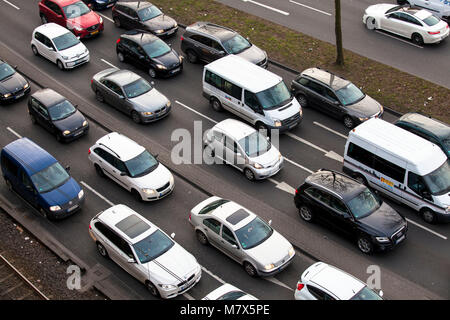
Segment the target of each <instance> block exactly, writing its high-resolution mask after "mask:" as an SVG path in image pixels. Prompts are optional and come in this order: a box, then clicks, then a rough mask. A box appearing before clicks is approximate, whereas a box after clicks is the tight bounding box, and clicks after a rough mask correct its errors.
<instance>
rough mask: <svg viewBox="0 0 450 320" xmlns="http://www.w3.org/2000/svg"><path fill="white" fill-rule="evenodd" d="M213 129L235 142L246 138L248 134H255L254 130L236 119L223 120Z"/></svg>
mask: <svg viewBox="0 0 450 320" xmlns="http://www.w3.org/2000/svg"><path fill="white" fill-rule="evenodd" d="M214 128H217V129H219V130H221V131H223V132H224V133H226V135H227V136H229V137H230V138H233V139H235V140H236V141H239V140H241V139H242V138H244V137H246V136H248V135H249V134H251V133H253V132H255V131H256V130H255V129H254V128H252V127H250V126H249V125H248V124H246V123H243V122H241V121H239V120H236V119H225V120H223V121H221V122H219V123H217V124H216V125H215V126H214Z"/></svg>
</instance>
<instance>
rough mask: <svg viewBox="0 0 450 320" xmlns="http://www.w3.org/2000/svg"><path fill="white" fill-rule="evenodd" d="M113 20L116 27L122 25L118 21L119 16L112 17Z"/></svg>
mask: <svg viewBox="0 0 450 320" xmlns="http://www.w3.org/2000/svg"><path fill="white" fill-rule="evenodd" d="M113 21H114V25H115V26H116V27H117V28H121V27H122V24H121V23H120V20H119V18H117V17H114V18H113Z"/></svg>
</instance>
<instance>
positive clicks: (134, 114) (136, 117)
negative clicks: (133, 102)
mask: <svg viewBox="0 0 450 320" xmlns="http://www.w3.org/2000/svg"><path fill="white" fill-rule="evenodd" d="M131 119H133V121H134V123H137V124H139V123H141V117H140V116H139V113H137V112H136V111H134V110H133V111H131Z"/></svg>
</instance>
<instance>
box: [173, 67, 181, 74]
mask: <svg viewBox="0 0 450 320" xmlns="http://www.w3.org/2000/svg"><path fill="white" fill-rule="evenodd" d="M178 71H180V68H176V69H174V70H172V71H171V73H175V72H178Z"/></svg>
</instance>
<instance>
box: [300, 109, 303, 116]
mask: <svg viewBox="0 0 450 320" xmlns="http://www.w3.org/2000/svg"><path fill="white" fill-rule="evenodd" d="M299 113H300V117H303V109H302V107H300V111H299Z"/></svg>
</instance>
